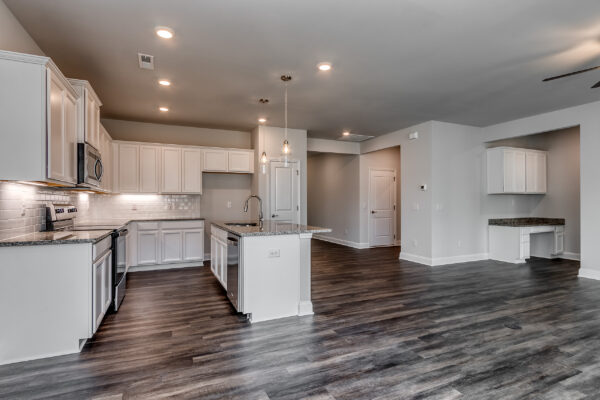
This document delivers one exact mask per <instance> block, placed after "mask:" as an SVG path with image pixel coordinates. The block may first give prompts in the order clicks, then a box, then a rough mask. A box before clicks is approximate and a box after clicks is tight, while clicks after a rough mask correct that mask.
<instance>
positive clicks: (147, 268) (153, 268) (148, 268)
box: [127, 261, 204, 272]
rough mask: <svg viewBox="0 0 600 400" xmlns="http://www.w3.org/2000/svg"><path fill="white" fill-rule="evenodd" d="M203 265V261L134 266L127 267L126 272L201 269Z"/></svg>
mask: <svg viewBox="0 0 600 400" xmlns="http://www.w3.org/2000/svg"><path fill="white" fill-rule="evenodd" d="M203 265H204V262H203V261H195V262H188V263H177V264H155V265H136V266H135V267H129V269H128V270H127V272H142V271H159V270H163V269H175V268H193V267H202V266H203Z"/></svg>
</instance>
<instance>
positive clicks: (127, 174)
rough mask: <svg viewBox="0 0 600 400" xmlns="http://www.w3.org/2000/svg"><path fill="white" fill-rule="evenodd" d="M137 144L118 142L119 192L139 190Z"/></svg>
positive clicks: (135, 191)
mask: <svg viewBox="0 0 600 400" xmlns="http://www.w3.org/2000/svg"><path fill="white" fill-rule="evenodd" d="M139 150H140V149H139V146H138V145H135V144H123V143H121V144H119V192H121V193H137V192H139V176H140V173H139Z"/></svg>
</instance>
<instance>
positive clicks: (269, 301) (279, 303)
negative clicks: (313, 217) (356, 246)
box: [211, 220, 331, 322]
mask: <svg viewBox="0 0 600 400" xmlns="http://www.w3.org/2000/svg"><path fill="white" fill-rule="evenodd" d="M324 232H331V229H327V228H320V227H314V226H307V225H298V224H293V223H288V222H281V221H270V220H268V221H263V223H262V224H261V223H252V222H241V223H231V222H213V223H212V225H211V270H212V272H213V274H214V275H215V277H216V278H217V279H218V281H219V282H220V283H221V285H222V286H223V288H224V289H225V290H226V291H227V296H228V297H229V299H230V300H231V302H232V304H233V306H234V307H235V309H236V310H237V311H238V312H239V313H242V314H246V315H247V316H248V319H249V320H250V321H251V322H260V321H267V320H272V319H276V318H283V317H291V316H301V315H310V314H313V307H312V301H311V286H310V280H311V256H310V241H311V238H312V235H313V234H314V233H324Z"/></svg>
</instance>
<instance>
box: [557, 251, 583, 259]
mask: <svg viewBox="0 0 600 400" xmlns="http://www.w3.org/2000/svg"><path fill="white" fill-rule="evenodd" d="M558 258H564V259H565V260H573V261H579V260H581V256H580V254H579V253H571V252H569V251H565V252H564V253H562V254H561V255H559V256H558Z"/></svg>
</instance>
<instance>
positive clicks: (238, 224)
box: [225, 222, 258, 226]
mask: <svg viewBox="0 0 600 400" xmlns="http://www.w3.org/2000/svg"><path fill="white" fill-rule="evenodd" d="M225 225H227V226H258V222H226V223H225Z"/></svg>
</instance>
